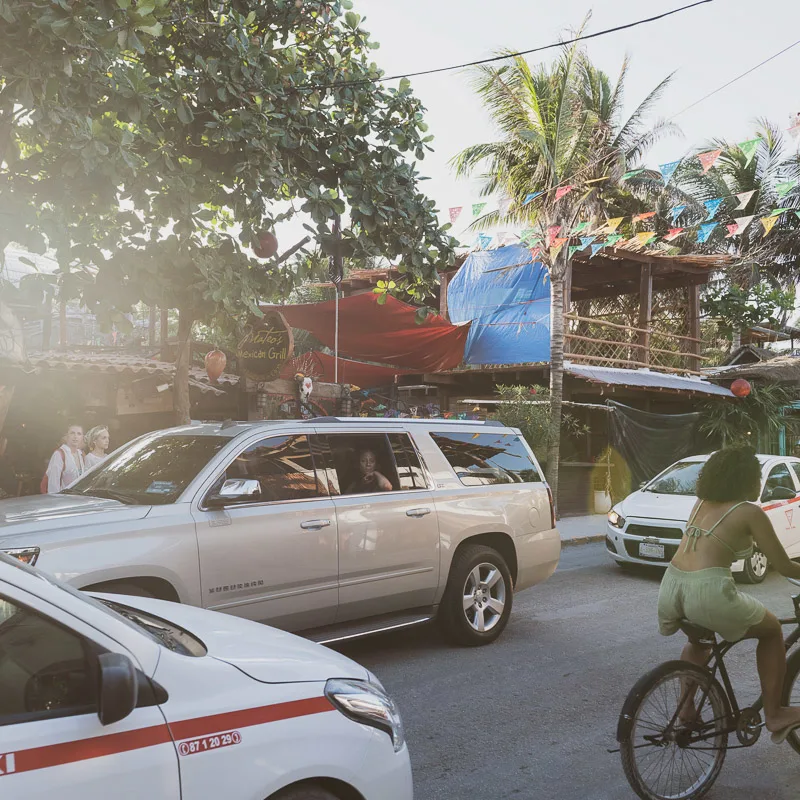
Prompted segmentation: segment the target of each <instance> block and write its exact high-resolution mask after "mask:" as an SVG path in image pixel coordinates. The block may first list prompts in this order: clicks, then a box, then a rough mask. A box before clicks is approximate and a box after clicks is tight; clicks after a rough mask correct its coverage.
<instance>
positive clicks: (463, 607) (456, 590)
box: [439, 545, 514, 647]
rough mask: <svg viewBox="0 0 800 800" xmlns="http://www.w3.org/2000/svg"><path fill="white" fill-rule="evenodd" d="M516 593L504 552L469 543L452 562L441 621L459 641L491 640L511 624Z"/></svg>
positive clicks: (465, 643) (486, 642) (478, 643)
mask: <svg viewBox="0 0 800 800" xmlns="http://www.w3.org/2000/svg"><path fill="white" fill-rule="evenodd" d="M513 596H514V595H513V587H512V584H511V572H510V571H509V569H508V565H507V564H506V562H505V559H504V558H503V557H502V556H501V555H500V553H498V552H497V550H494V549H492V548H491V547H485V546H484V545H467V546H466V547H464V548H463V549H461V550H459V551H458V553H456V556H455V558H454V559H453V563H452V565H451V566H450V576H449V578H448V580H447V589H446V590H445V593H444V597H443V598H442V604H441V606H440V608H439V622H440V624H441V625H442V628H443V629H444V632H445V634H446V635H447V636H448V638H449V639H451V640H452V641H453V642H455V643H456V644H460V645H466V646H468V647H474V646H477V645H482V644H489V643H490V642H493V641H494V640H495V639H497V637H498V636H499V635H500V634H501V633H502V632H503V629H504V628H505V627H506V625H507V624H508V618H509V615H510V614H511V606H512V603H513Z"/></svg>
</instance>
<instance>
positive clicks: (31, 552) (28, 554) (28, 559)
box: [0, 547, 39, 567]
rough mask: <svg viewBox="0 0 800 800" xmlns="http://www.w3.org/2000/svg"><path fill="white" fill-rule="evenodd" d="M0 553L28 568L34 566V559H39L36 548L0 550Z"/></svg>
mask: <svg viewBox="0 0 800 800" xmlns="http://www.w3.org/2000/svg"><path fill="white" fill-rule="evenodd" d="M0 553H5V554H6V555H7V556H11V558H16V559H19V560H20V561H21V562H22V563H23V564H27V565H28V566H29V567H32V566H34V564H36V559H37V558H39V548H38V547H10V548H3V549H0Z"/></svg>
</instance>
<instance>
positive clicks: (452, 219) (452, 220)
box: [450, 206, 464, 225]
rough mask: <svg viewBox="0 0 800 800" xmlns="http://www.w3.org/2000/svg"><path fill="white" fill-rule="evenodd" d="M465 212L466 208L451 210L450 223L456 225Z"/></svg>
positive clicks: (460, 207) (458, 207)
mask: <svg viewBox="0 0 800 800" xmlns="http://www.w3.org/2000/svg"><path fill="white" fill-rule="evenodd" d="M463 210H464V206H456V207H455V208H451V209H450V223H451V224H452V225H455V224H456V220H457V219H458V218H459V216H460V215H461V212H462V211H463Z"/></svg>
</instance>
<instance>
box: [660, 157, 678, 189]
mask: <svg viewBox="0 0 800 800" xmlns="http://www.w3.org/2000/svg"><path fill="white" fill-rule="evenodd" d="M680 164H681V162H680V161H670V162H669V163H667V164H662V165H661V166H660V167H659V168H658V169H659V170H660V171H661V179H662V180H663V181H664V186H666V185H667V184H668V183H669V181H670V178H672V176H673V174H674V173H675V170H676V169H678V167H679V166H680Z"/></svg>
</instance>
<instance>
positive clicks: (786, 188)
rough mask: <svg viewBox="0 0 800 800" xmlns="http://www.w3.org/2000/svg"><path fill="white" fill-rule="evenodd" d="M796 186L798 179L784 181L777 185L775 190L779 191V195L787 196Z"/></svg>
mask: <svg viewBox="0 0 800 800" xmlns="http://www.w3.org/2000/svg"><path fill="white" fill-rule="evenodd" d="M795 186H797V181H783V183H779V184H777V185H776V186H775V191H776V192H777V193H778V197H786V195H787V194H789V192H791V191H792V189H794V187H795Z"/></svg>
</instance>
